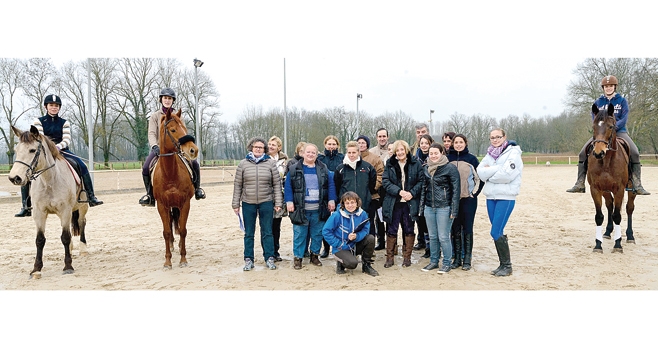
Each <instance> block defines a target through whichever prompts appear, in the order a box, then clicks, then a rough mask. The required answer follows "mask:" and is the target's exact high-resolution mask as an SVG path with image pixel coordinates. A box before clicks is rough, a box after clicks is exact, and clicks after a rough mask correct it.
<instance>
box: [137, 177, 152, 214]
mask: <svg viewBox="0 0 658 345" xmlns="http://www.w3.org/2000/svg"><path fill="white" fill-rule="evenodd" d="M142 180H143V181H144V188H145V189H146V195H144V196H143V197H142V198H141V199H139V204H140V205H142V206H149V207H155V198H154V197H153V188H152V187H151V175H146V176H144V175H142Z"/></svg>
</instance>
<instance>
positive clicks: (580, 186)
mask: <svg viewBox="0 0 658 345" xmlns="http://www.w3.org/2000/svg"><path fill="white" fill-rule="evenodd" d="M585 177H587V166H586V165H585V162H578V179H577V180H576V184H575V185H574V186H573V187H571V188H569V189H567V192H568V193H585Z"/></svg>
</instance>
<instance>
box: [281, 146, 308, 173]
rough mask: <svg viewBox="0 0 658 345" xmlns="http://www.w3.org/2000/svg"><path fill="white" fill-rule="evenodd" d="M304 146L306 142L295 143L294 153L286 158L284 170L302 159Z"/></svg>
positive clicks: (287, 169) (288, 169)
mask: <svg viewBox="0 0 658 345" xmlns="http://www.w3.org/2000/svg"><path fill="white" fill-rule="evenodd" d="M304 146H306V142H304V141H300V142H298V143H297V146H295V155H294V156H293V157H292V158H290V159H289V160H288V163H286V171H290V168H291V167H292V166H294V165H295V164H297V162H299V161H300V160H302V159H304V158H302V156H303V155H304Z"/></svg>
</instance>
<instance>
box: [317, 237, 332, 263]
mask: <svg viewBox="0 0 658 345" xmlns="http://www.w3.org/2000/svg"><path fill="white" fill-rule="evenodd" d="M330 250H331V246H330V245H329V242H327V241H326V240H325V239H324V238H323V239H322V252H321V253H320V257H321V258H323V259H326V258H327V257H328V256H329V251H330Z"/></svg>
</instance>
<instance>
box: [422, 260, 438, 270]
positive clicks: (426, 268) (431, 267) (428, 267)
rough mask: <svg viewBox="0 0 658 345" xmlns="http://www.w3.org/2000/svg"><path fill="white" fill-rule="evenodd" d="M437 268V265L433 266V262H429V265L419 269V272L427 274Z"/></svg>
mask: <svg viewBox="0 0 658 345" xmlns="http://www.w3.org/2000/svg"><path fill="white" fill-rule="evenodd" d="M437 268H439V264H435V263H433V262H430V263H429V265H427V266H425V267H423V268H421V269H420V270H421V271H423V272H429V271H431V270H435V269H437Z"/></svg>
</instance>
